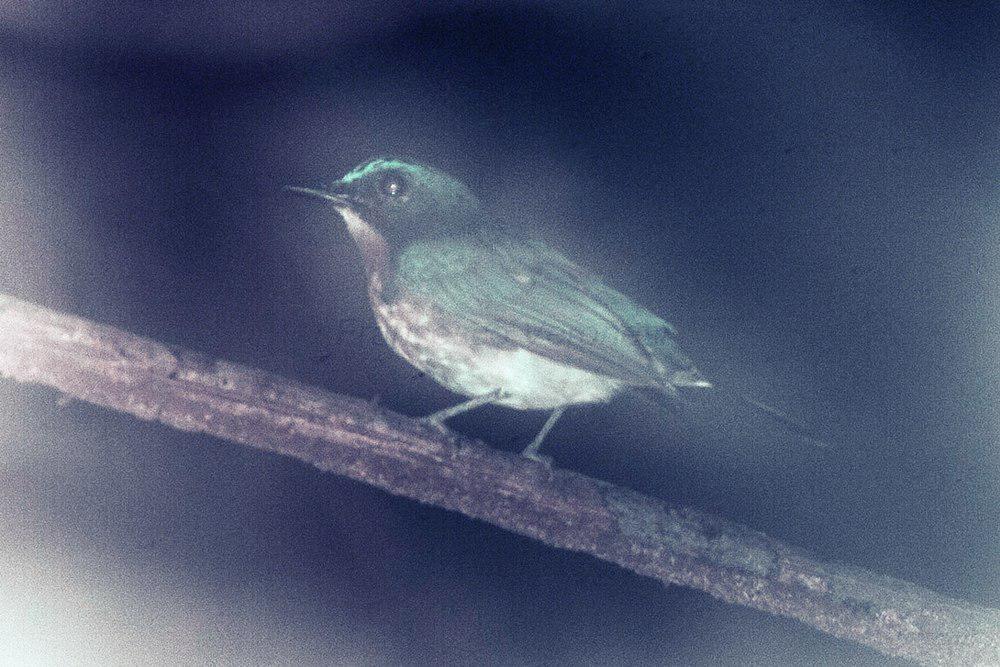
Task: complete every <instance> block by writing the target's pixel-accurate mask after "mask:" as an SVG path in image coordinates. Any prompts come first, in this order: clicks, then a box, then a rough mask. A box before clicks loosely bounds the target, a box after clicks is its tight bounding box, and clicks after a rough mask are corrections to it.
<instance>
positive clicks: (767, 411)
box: [666, 368, 833, 449]
mask: <svg viewBox="0 0 1000 667" xmlns="http://www.w3.org/2000/svg"><path fill="white" fill-rule="evenodd" d="M689 387H690V388H699V389H712V390H714V391H716V392H718V393H720V394H725V395H728V396H731V397H732V398H734V399H735V400H737V401H739V402H740V403H743V404H745V405H747V406H749V407H750V408H752V409H754V410H755V411H757V412H759V413H760V414H762V415H764V416H766V417H769V418H770V419H771V420H773V421H775V422H777V423H779V424H781V425H782V426H784V427H785V428H787V429H788V430H789V431H791V432H793V433H794V434H795V435H796V436H798V437H799V439H801V440H802V441H803V442H805V443H808V444H810V445H812V446H814V447H819V448H821V449H833V446H832V445H831V444H830V443H828V442H827V441H825V440H822V439H820V438H818V437H817V436H816V434H815V432H814V431H813V429H812V428H810V427H809V426H808V425H806V424H805V423H803V422H801V421H799V420H797V419H794V418H792V417H789V416H788V415H787V414H785V413H784V412H782V411H781V410H779V409H777V408H775V407H773V406H771V405H768V404H767V403H764V402H763V401H758V400H757V399H756V398H754V397H753V396H750V395H749V394H747V393H745V392H742V391H740V390H738V389H732V388H729V387H726V386H720V385H718V384H717V383H715V382H712V381H711V380H709V379H708V378H706V377H705V376H704V375H702V374H701V373H700V372H699V371H697V370H695V369H694V368H691V369H688V370H685V371H682V372H681V373H680V374H679V375H677V376H676V377H674V378H672V381H671V386H670V387H669V388H668V389H667V390H666V394H667V396H668V397H670V398H674V399H677V398H681V395H680V394H679V392H678V391H677V388H681V389H684V388H689Z"/></svg>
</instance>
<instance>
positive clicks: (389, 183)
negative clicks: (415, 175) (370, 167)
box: [379, 171, 406, 199]
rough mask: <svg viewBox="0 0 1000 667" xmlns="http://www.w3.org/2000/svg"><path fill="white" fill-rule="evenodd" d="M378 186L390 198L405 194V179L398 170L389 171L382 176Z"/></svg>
mask: <svg viewBox="0 0 1000 667" xmlns="http://www.w3.org/2000/svg"><path fill="white" fill-rule="evenodd" d="M379 188H380V189H381V190H382V194H384V195H385V196H386V197H389V198H390V199H395V198H397V197H402V196H403V195H405V194H406V179H405V178H403V175H402V174H401V173H399V172H398V171H390V172H389V173H388V174H386V175H385V176H383V177H382V181H381V182H380V183H379Z"/></svg>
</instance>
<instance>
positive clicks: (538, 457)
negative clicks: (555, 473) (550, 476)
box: [521, 447, 555, 468]
mask: <svg viewBox="0 0 1000 667" xmlns="http://www.w3.org/2000/svg"><path fill="white" fill-rule="evenodd" d="M530 449H531V447H528V448H527V449H525V450H524V451H523V452H521V456H523V457H524V458H526V459H531V460H532V461H537V462H538V463H541V464H542V465H543V466H545V467H546V468H551V467H552V465H553V464H554V463H555V459H554V458H552V457H551V456H546V455H545V454H539V453H538V452H533V451H528V450H530Z"/></svg>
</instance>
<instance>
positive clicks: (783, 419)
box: [733, 391, 833, 449]
mask: <svg viewBox="0 0 1000 667" xmlns="http://www.w3.org/2000/svg"><path fill="white" fill-rule="evenodd" d="M733 393H735V394H736V396H738V397H739V399H740V400H742V401H743V402H744V403H746V404H747V405H749V406H750V407H752V408H754V409H756V410H757V411H759V412H760V413H761V414H764V415H767V416H768V417H770V418H771V419H773V420H774V421H776V422H778V423H780V424H784V425H785V426H786V427H788V428H789V429H790V430H792V431H794V432H795V434H796V435H797V436H799V438H801V439H802V440H803V441H804V442H806V443H808V444H810V445H812V446H814V447H819V448H820V449H833V446H832V445H831V444H830V443H828V442H826V441H825V440H820V439H819V438H817V437H816V436H815V435H813V433H812V429H810V428H809V427H808V426H807V425H806V424H804V423H802V422H800V421H798V420H797V419H793V418H791V417H789V416H788V415H786V414H785V413H784V412H782V411H781V410H778V409H777V408H775V407H772V406H770V405H768V404H767V403H762V402H761V401H758V400H757V399H755V398H754V397H753V396H750V395H748V394H744V393H743V392H741V391H734V392H733Z"/></svg>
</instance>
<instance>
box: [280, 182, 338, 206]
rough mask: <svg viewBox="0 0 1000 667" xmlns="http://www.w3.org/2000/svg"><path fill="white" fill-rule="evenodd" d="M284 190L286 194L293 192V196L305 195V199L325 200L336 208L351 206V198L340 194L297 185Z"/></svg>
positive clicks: (287, 186) (286, 187) (288, 186)
mask: <svg viewBox="0 0 1000 667" xmlns="http://www.w3.org/2000/svg"><path fill="white" fill-rule="evenodd" d="M284 189H285V191H286V192H294V193H295V194H299V195H306V196H307V197H317V198H319V199H325V200H326V201H328V202H330V203H332V204H333V205H334V206H336V207H338V208H340V207H344V206H350V204H351V198H350V197H349V196H348V195H347V194H344V193H341V192H326V191H324V190H316V189H313V188H302V187H299V186H297V185H286V186H285V188H284Z"/></svg>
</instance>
